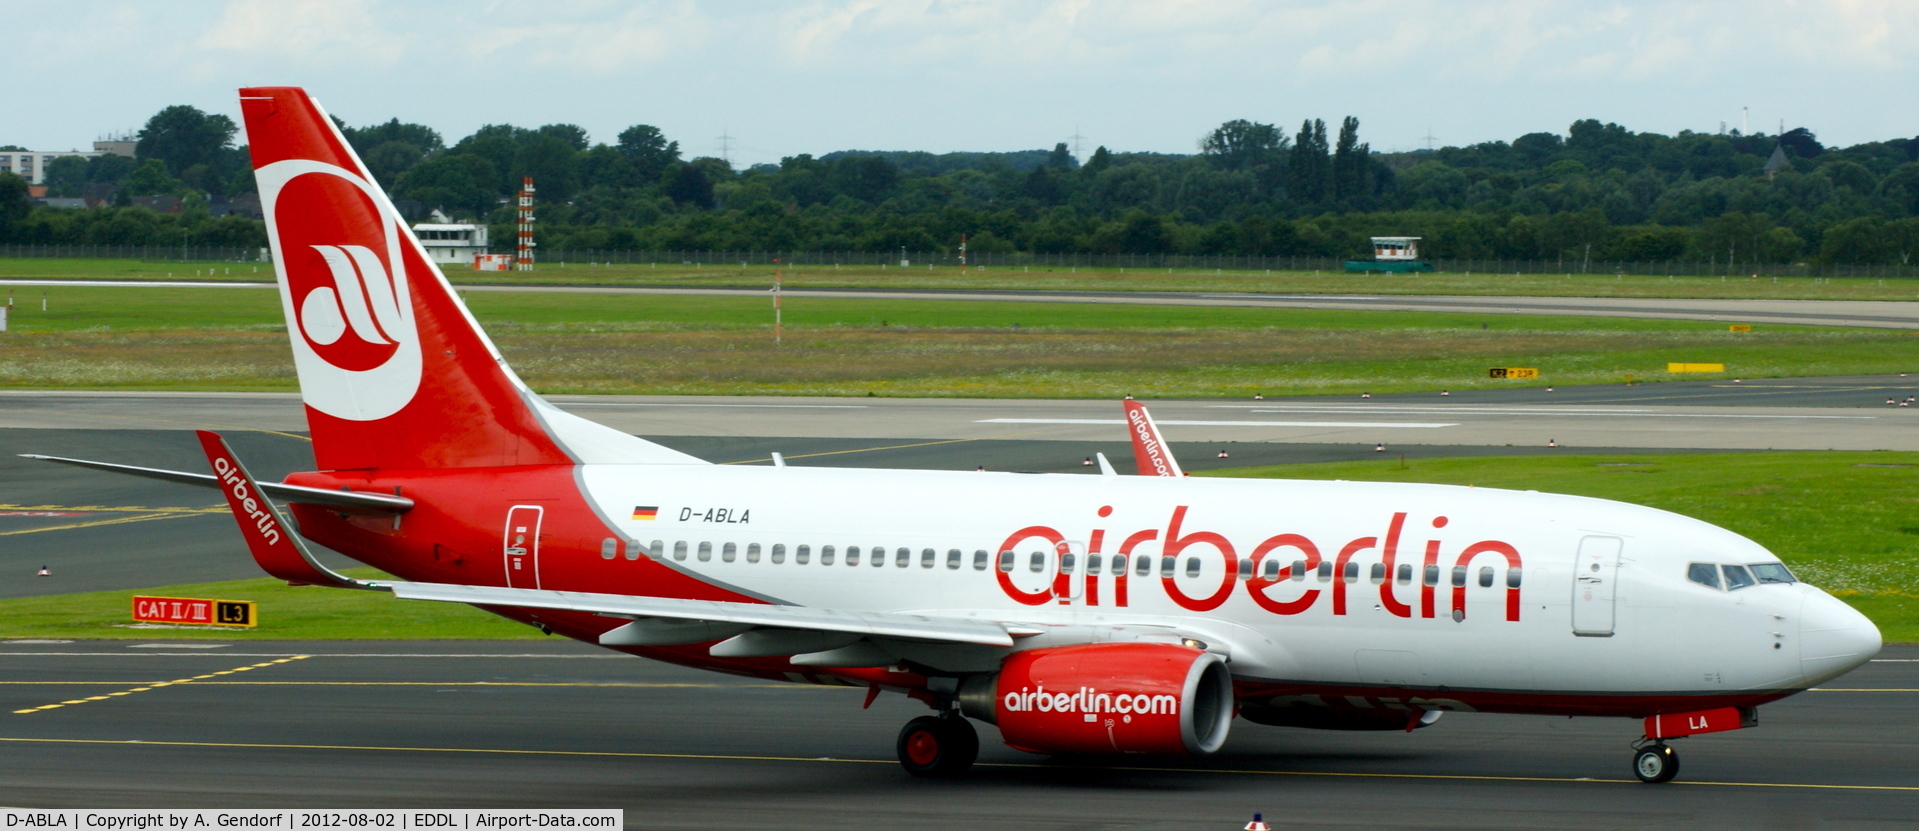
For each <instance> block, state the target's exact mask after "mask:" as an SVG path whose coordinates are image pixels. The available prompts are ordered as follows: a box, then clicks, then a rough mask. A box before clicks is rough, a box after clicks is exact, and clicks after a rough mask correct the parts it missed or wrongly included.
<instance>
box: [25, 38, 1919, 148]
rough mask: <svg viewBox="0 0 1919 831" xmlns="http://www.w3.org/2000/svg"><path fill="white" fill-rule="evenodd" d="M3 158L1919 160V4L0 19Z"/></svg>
mask: <svg viewBox="0 0 1919 831" xmlns="http://www.w3.org/2000/svg"><path fill="white" fill-rule="evenodd" d="M0 12H4V13H5V20H6V24H5V29H6V39H7V42H8V47H7V48H6V49H5V50H0V53H3V54H0V64H4V68H0V77H4V78H5V79H6V81H5V83H4V84H0V144H20V145H26V146H28V147H30V148H31V149H36V150H38V149H67V148H74V147H79V148H86V147H88V146H89V143H90V142H92V141H93V140H94V139H95V138H97V137H99V136H100V135H101V134H103V133H107V132H111V131H116V130H128V129H137V128H138V127H139V126H140V125H141V124H142V123H144V122H145V121H146V119H147V118H148V117H149V116H151V115H152V114H153V113H154V112H155V111H157V110H159V109H160V108H162V107H165V106H167V105H170V104H192V105H194V106H197V107H200V108H201V109H204V110H208V111H212V112H222V113H227V114H229V115H232V116H233V117H234V118H235V120H236V121H237V120H238V116H239V111H238V107H237V105H236V101H235V94H234V90H235V89H236V88H237V87H239V86H242V85H256V84H257V85H298V86H304V87H306V88H307V89H308V90H310V91H312V92H313V93H314V95H315V96H316V97H318V98H319V99H320V101H321V102H322V103H323V104H324V105H325V106H326V107H327V108H328V109H329V110H330V111H331V112H332V113H333V114H335V115H337V116H339V117H341V118H344V119H345V120H346V121H347V123H349V124H352V125H355V126H360V125H366V124H371V123H374V122H379V121H385V120H387V119H389V118H392V117H395V116H397V117H399V118H400V119H402V120H404V121H417V122H421V123H424V124H427V125H429V126H431V127H433V128H435V129H437V130H439V131H440V133H441V135H442V136H444V137H445V138H446V140H447V142H448V143H449V144H450V143H452V142H453V141H455V140H457V139H459V138H460V137H461V136H464V135H466V134H468V133H470V132H471V131H472V130H473V129H474V128H476V127H478V126H480V125H482V124H488V123H513V124H518V125H522V126H529V127H530V126H538V125H541V124H548V123H553V122H571V123H575V124H579V125H581V126H583V127H585V128H586V129H587V131H588V132H589V133H590V134H591V135H592V137H593V139H594V140H595V141H612V140H613V139H614V136H615V135H616V134H617V133H618V132H619V131H620V130H621V129H623V128H624V127H626V126H627V125H630V124H635V123H647V124H654V125H657V126H659V127H660V128H661V129H662V130H664V131H665V132H666V134H667V136H668V137H669V138H673V139H676V140H678V141H679V142H680V144H681V147H682V149H683V150H684V151H685V152H686V153H687V155H688V156H694V155H718V154H719V151H720V141H719V137H720V136H721V135H722V134H726V135H730V136H732V137H733V139H732V141H731V145H732V158H733V160H734V161H735V163H739V164H751V163H757V162H770V161H777V160H778V159H779V158H780V157H781V156H787V155H793V154H796V153H814V154H819V153H825V152H829V151H832V150H842V149H854V148H857V149H874V150H928V151H933V152H944V151H951V150H1018V149H1027V148H1036V147H1051V146H1052V145H1053V143H1054V142H1058V141H1067V142H1071V141H1072V137H1073V136H1074V135H1075V134H1076V133H1077V134H1078V135H1081V136H1084V139H1083V142H1084V145H1083V146H1084V151H1085V152H1087V153H1090V152H1091V151H1092V149H1093V147H1095V146H1097V145H1102V144H1103V145H1106V146H1107V147H1109V148H1111V149H1114V150H1150V151H1159V152H1172V153H1190V152H1193V151H1194V148H1195V145H1196V142H1197V141H1198V139H1199V137H1200V136H1201V135H1202V134H1203V133H1205V132H1206V131H1207V130H1209V129H1211V128H1212V127H1215V126H1217V125H1218V124H1219V123H1220V122H1222V121H1226V120H1229V119H1234V118H1248V119H1253V120H1257V121H1265V122H1274V123H1278V124H1281V125H1283V126H1284V127H1285V128H1286V129H1287V130H1288V132H1291V131H1294V130H1296V129H1297V128H1298V125H1299V122H1300V120H1301V119H1303V118H1324V119H1326V120H1327V121H1328V122H1335V123H1336V122H1337V119H1339V118H1340V117H1341V116H1345V115H1349V114H1350V115H1356V116H1358V117H1359V119H1360V122H1361V130H1360V134H1361V137H1362V138H1363V139H1364V140H1367V141H1369V142H1371V143H1372V145H1373V147H1374V148H1375V149H1379V150H1394V149H1413V148H1416V147H1421V146H1424V141H1423V139H1424V137H1425V136H1427V135H1428V131H1429V130H1430V132H1431V135H1433V136H1436V137H1437V139H1438V141H1439V143H1440V144H1469V143H1472V142H1477V141H1485V140H1492V139H1503V140H1510V139H1511V138H1513V137H1515V136H1518V135H1521V134H1524V133H1528V132H1535V131H1551V132H1559V133H1564V132H1565V130H1566V127H1567V125H1568V124H1570V123H1572V122H1573V121H1574V120H1576V119H1579V118H1598V119H1601V120H1604V121H1616V122H1618V123H1620V124H1624V125H1626V126H1627V127H1629V128H1632V129H1634V130H1641V131H1657V132H1664V133H1673V132H1677V131H1679V130H1685V129H1690V130H1695V131H1716V130H1718V129H1719V125H1720V122H1721V121H1722V120H1723V121H1726V122H1728V123H1730V125H1731V126H1732V127H1733V128H1735V129H1736V128H1738V126H1739V124H1740V118H1741V108H1742V107H1750V110H1751V125H1752V129H1753V130H1754V131H1763V132H1767V133H1772V132H1775V131H1777V129H1778V126H1779V122H1780V119H1784V120H1785V123H1786V126H1787V127H1788V128H1789V129H1790V128H1792V127H1796V126H1806V127H1809V128H1811V129H1812V130H1813V131H1815V132H1816V133H1818V134H1819V136H1820V138H1821V139H1822V140H1823V141H1825V142H1826V143H1828V144H1842V145H1843V144H1853V143H1857V142H1862V141H1872V140H1879V139H1886V138H1899V137H1912V136H1915V135H1919V106H1914V100H1915V91H1916V90H1919V0H1741V1H1740V2H1722V0H1676V1H1675V2H1600V0H1503V1H1494V0H1488V1H1487V2H1466V1H1465V0H1459V1H1457V2H1422V1H1421V0H1331V1H1327V0H1311V1H1302V2H1279V1H1278V0H1274V1H1273V2H1252V1H1251V0H1138V1H1137V2H1135V0H889V1H887V2H881V0H753V1H752V2H747V1H745V0H742V1H741V2H558V1H557V0H541V1H539V2H534V1H533V0H492V1H491V2H487V0H467V2H458V3H454V2H424V1H422V0H414V1H411V2H397V1H396V0H227V2H193V0H173V1H172V2H164V3H162V2H113V0H51V1H43V0H0Z"/></svg>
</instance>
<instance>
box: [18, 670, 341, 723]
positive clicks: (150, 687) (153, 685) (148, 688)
mask: <svg viewBox="0 0 1919 831" xmlns="http://www.w3.org/2000/svg"><path fill="white" fill-rule="evenodd" d="M307 657H308V656H306V655H293V656H290V657H286V658H281V659H279V660H277V661H266V662H264V663H258V664H248V665H246V666H243V667H234V668H233V669H228V670H221V671H219V672H209V673H207V674H205V675H195V676H192V677H190V678H176V679H174V680H172V681H153V682H148V683H146V684H145V685H144V686H139V687H134V688H133V689H130V690H121V691H119V692H112V693H107V694H106V695H95V696H90V697H87V698H76V699H72V700H70V701H62V702H59V703H58V704H42V705H40V706H38V707H28V708H27V709H24V710H15V711H13V714H14V715H17V716H25V715H32V714H34V713H43V712H46V711H48V710H58V709H60V708H61V707H70V706H73V705H75V704H85V703H87V702H89V701H105V700H107V699H109V698H114V697H118V696H123V695H129V694H131V693H142V692H152V691H154V690H157V689H160V688H161V687H177V686H179V685H181V684H191V683H193V682H195V681H204V680H206V679H209V678H215V677H219V676H222V675H232V674H234V673H236V672H251V671H253V670H256V669H264V668H266V667H270V666H273V665H275V664H284V663H286V662H288V661H300V660H305V659H306V658H307ZM136 683H137V682H136Z"/></svg>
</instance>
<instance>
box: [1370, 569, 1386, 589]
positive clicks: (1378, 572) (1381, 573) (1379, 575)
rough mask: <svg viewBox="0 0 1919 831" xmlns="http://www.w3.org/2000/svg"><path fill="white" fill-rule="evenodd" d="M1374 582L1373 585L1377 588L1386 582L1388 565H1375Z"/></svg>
mask: <svg viewBox="0 0 1919 831" xmlns="http://www.w3.org/2000/svg"><path fill="white" fill-rule="evenodd" d="M1372 580H1373V585H1375V586H1377V585H1379V584H1381V583H1384V582H1386V564H1385V563H1373V574H1372Z"/></svg>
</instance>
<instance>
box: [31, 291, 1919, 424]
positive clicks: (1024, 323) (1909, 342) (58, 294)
mask: <svg viewBox="0 0 1919 831" xmlns="http://www.w3.org/2000/svg"><path fill="white" fill-rule="evenodd" d="M45 292H46V298H47V303H48V306H47V309H48V310H47V311H45V312H42V311H40V307H39V290H35V291H34V294H33V295H32V296H29V297H25V298H19V299H18V300H19V307H18V308H16V309H15V313H14V316H13V318H12V331H11V332H10V333H7V334H4V335H0V387H8V388H34V389H199V390H291V389H293V388H294V377H293V367H292V362H291V358H290V353H289V351H288V347H287V343H286V335H285V332H284V327H283V324H282V322H281V313H280V307H279V299H278V296H277V293H276V292H273V291H270V290H263V289H239V288H233V289H215V288H207V289H181V288H164V289H163V288H153V289H146V288H94V287H82V286H74V287H54V288H50V289H46V290H45ZM467 301H468V303H469V304H470V306H471V307H472V309H473V311H474V314H475V315H476V316H478V318H479V319H480V320H481V322H482V323H483V324H485V325H486V327H487V329H488V331H489V332H490V333H491V334H492V335H493V336H494V338H495V340H496V341H497V342H498V343H499V345H500V348H501V350H502V351H503V352H504V353H505V354H506V356H507V358H508V359H509V360H510V361H511V362H512V363H513V365H514V367H515V369H516V370H518V371H519V372H520V374H521V375H522V376H523V377H525V378H526V379H527V380H528V382H529V383H531V384H532V385H533V386H534V387H535V388H536V389H538V390H540V391H542V392H549V393H673V394H759V395H856V396H863V395H868V394H873V395H884V396H971V397H1034V396H1037V397H1118V396H1120V395H1124V394H1128V393H1130V394H1134V395H1142V396H1156V397H1217V396H1248V395H1251V394H1253V393H1255V392H1259V393H1264V394H1267V395H1286V394H1326V393H1348V392H1351V393H1357V392H1362V391H1370V392H1392V391H1415V390H1432V389H1467V388H1474V387H1489V386H1495V385H1511V384H1518V383H1536V384H1539V385H1545V384H1580V383H1607V382H1618V381H1624V380H1629V379H1637V380H1642V381H1652V380H1660V379H1663V378H1667V377H1671V376H1668V375H1667V374H1666V372H1665V366H1666V363H1667V362H1669V361H1682V362H1713V363H1724V364H1726V365H1727V373H1726V375H1727V376H1738V377H1747V378H1757V377H1781V376H1809V375H1849V374H1876V373H1895V372H1902V371H1911V370H1913V369H1914V368H1915V367H1919V338H1915V337H1912V336H1909V335H1906V334H1903V333H1898V332H1892V331H1883V330H1870V329H1837V328H1819V327H1788V326H1776V327H1775V326H1760V327H1757V331H1754V332H1750V333H1733V332H1729V331H1727V330H1726V327H1725V326H1724V325H1723V324H1719V323H1711V322H1704V321H1661V320H1632V319H1621V318H1576V317H1563V316H1515V315H1467V314H1439V313H1415V312H1348V311H1322V310H1282V309H1246V308H1211V307H1183V306H1130V305H1110V306H1108V305H1090V304H1088V305H1082V304H1058V303H995V302H977V303H975V302H962V301H941V302H913V301H891V300H856V299H837V298H834V299H826V298H788V299H787V301H786V309H785V320H786V330H785V338H784V343H783V344H782V345H777V346H776V345H775V344H774V342H773V338H772V326H771V324H772V320H771V318H772V309H771V304H770V302H769V301H767V300H765V299H758V298H733V297H664V296H621V295H578V294H541V293H490V292H476V293H471V294H470V295H469V296H468V298H467ZM1489 366H1532V367H1538V368H1540V370H1541V376H1540V378H1539V379H1538V380H1537V381H1536V382H1513V381H1499V382H1494V381H1492V380H1491V379H1488V378H1487V377H1486V368H1487V367H1489ZM1686 377H1688V378H1712V377H1715V376H1713V375H1689V376H1686Z"/></svg>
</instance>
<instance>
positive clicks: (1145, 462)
mask: <svg viewBox="0 0 1919 831" xmlns="http://www.w3.org/2000/svg"><path fill="white" fill-rule="evenodd" d="M1122 403H1124V404H1125V405H1126V432H1127V434H1128V435H1130V436H1132V437H1133V462H1134V463H1135V464H1137V465H1139V475H1141V476H1184V475H1186V474H1185V473H1183V472H1181V471H1180V469H1179V462H1177V461H1175V460H1174V459H1173V450H1172V448H1170V447H1167V446H1166V440H1165V439H1163V438H1161V437H1160V435H1159V428H1158V427H1157V426H1154V424H1153V417H1152V416H1150V415H1147V414H1146V405H1144V404H1141V403H1139V402H1138V401H1134V400H1131V399H1128V400H1126V401H1124V402H1122Z"/></svg>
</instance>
